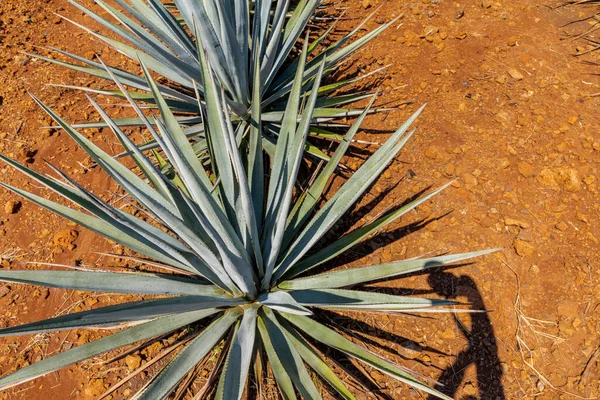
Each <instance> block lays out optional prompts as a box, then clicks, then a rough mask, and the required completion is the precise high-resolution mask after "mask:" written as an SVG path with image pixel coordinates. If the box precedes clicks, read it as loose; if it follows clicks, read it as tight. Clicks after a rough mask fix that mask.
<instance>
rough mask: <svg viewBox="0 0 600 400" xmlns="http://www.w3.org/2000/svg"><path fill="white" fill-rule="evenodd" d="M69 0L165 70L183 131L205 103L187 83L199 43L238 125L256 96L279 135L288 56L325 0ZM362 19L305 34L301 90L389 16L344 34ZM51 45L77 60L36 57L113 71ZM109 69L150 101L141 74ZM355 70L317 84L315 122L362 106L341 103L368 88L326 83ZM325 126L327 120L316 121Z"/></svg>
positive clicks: (289, 77)
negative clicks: (336, 32)
mask: <svg viewBox="0 0 600 400" xmlns="http://www.w3.org/2000/svg"><path fill="white" fill-rule="evenodd" d="M69 1H70V3H71V4H73V5H74V6H75V7H77V8H78V9H79V10H81V11H82V12H83V13H85V14H86V15H88V16H89V17H90V18H91V19H93V20H95V21H96V22H98V23H99V24H100V25H102V26H103V27H104V28H105V29H108V30H110V31H111V32H112V33H114V34H116V35H117V36H118V37H119V38H120V40H115V39H113V38H111V37H108V36H105V35H102V34H100V33H97V32H94V31H92V30H91V29H90V28H87V27H85V26H83V25H81V24H77V23H75V22H73V21H71V22H73V23H74V24H76V25H77V26H79V27H80V28H82V29H83V30H85V31H87V32H88V33H90V34H91V35H93V36H94V37H96V38H98V39H100V40H101V41H103V42H105V43H106V44H108V45H109V46H110V47H112V48H114V49H116V50H117V51H118V52H120V53H122V54H124V55H126V56H127V57H130V58H132V59H133V60H135V61H137V60H138V59H140V60H141V61H142V62H143V63H144V64H145V66H146V67H147V68H148V69H149V70H151V71H154V72H156V73H158V74H160V75H162V76H163V77H165V78H167V80H168V81H169V82H170V83H169V84H166V85H157V88H158V90H159V91H160V92H161V94H162V95H163V97H164V98H165V101H166V102H167V104H168V105H169V106H170V107H171V109H172V110H173V112H175V113H180V114H181V115H179V116H178V117H177V120H178V122H179V123H180V124H182V125H183V126H185V127H186V134H187V135H188V136H193V137H204V129H203V127H202V120H201V118H199V117H200V110H199V108H198V101H199V100H200V101H201V102H204V100H205V93H204V92H205V88H204V87H203V86H202V85H201V84H199V85H198V87H197V88H195V87H194V82H195V81H198V76H199V74H200V72H201V69H202V66H201V61H200V57H201V56H200V54H199V53H198V52H197V51H196V49H197V44H198V43H201V44H202V46H201V47H203V48H204V50H205V51H206V53H207V57H208V60H209V61H210V62H211V65H212V66H213V70H214V73H215V77H216V80H217V85H218V86H219V87H222V88H223V90H224V93H225V95H224V101H226V102H227V103H228V106H229V108H230V109H231V111H232V116H231V118H232V123H233V124H234V125H238V124H239V125H241V126H242V128H240V129H246V128H247V127H248V125H249V124H250V122H251V120H252V110H253V108H255V107H256V106H255V103H258V105H259V109H260V110H261V111H262V115H261V123H262V124H265V125H268V129H263V132H262V133H263V134H264V135H265V136H267V137H268V138H269V139H270V140H271V141H273V142H274V141H276V140H277V137H278V135H279V133H280V129H281V126H282V119H283V115H284V112H285V108H286V105H287V102H288V98H289V94H290V91H291V89H292V84H293V81H294V76H295V72H294V71H295V70H296V69H297V67H298V64H299V62H300V58H299V57H296V58H295V59H294V57H293V54H292V53H293V52H292V50H293V49H294V47H295V46H297V43H298V41H299V40H298V39H299V38H300V35H302V34H303V32H304V31H305V28H306V26H307V24H308V23H309V22H310V21H311V19H312V18H313V17H314V14H315V10H316V9H317V8H318V7H319V5H320V4H321V3H322V0H302V1H299V2H292V1H290V0H281V1H276V2H273V1H271V0H257V1H250V0H235V1H233V0H232V1H227V2H220V1H212V0H211V1H204V0H176V1H175V6H176V7H175V13H173V12H172V11H171V10H169V9H167V8H166V7H165V6H164V5H163V4H162V3H161V2H160V1H159V0H114V2H115V3H116V4H117V5H118V6H119V8H117V7H114V6H113V5H112V4H111V2H107V1H105V0H95V2H96V3H97V4H98V5H99V6H100V7H102V8H103V9H104V10H105V11H106V12H107V13H108V15H110V17H108V18H106V17H103V16H100V15H99V14H97V13H95V12H93V11H91V10H89V9H87V8H85V7H84V6H83V5H81V4H79V3H78V2H77V0H69ZM176 16H179V18H177V17H176ZM369 18H370V17H369ZM369 18H367V19H366V20H365V21H364V22H362V23H361V24H359V25H358V26H357V27H356V28H355V29H354V30H352V32H350V33H348V34H347V35H345V36H343V37H342V38H341V39H339V40H337V41H336V42H335V43H332V44H330V45H328V46H321V45H322V44H323V42H324V39H325V38H326V37H327V36H328V34H329V33H330V32H331V29H332V28H333V26H332V27H330V28H329V29H328V30H327V31H326V32H324V33H323V34H322V35H320V36H318V37H317V38H316V39H315V40H314V41H312V42H311V43H310V46H309V48H308V50H309V53H310V56H311V59H310V61H309V62H306V60H304V61H303V63H305V64H306V65H305V66H303V68H304V71H305V72H304V74H303V76H302V89H301V93H302V96H303V98H307V97H308V96H309V95H310V91H311V88H312V82H313V80H314V79H315V76H316V74H317V72H318V68H319V64H320V63H321V61H324V63H325V64H324V72H323V76H327V75H328V74H330V73H332V72H333V71H335V70H336V68H337V66H338V65H339V64H340V62H341V61H342V60H344V59H346V58H347V57H348V56H349V55H350V54H352V53H353V52H354V51H356V50H357V49H359V48H360V47H362V46H364V45H365V44H366V43H368V42H369V41H370V40H371V39H373V38H374V37H376V36H377V35H378V34H380V33H381V32H383V30H385V29H386V28H387V27H388V26H390V25H391V24H392V23H393V22H394V21H395V19H394V20H393V21H391V22H389V23H387V24H384V25H382V26H380V27H378V28H377V29H375V30H373V31H372V32H370V33H368V34H366V35H365V36H363V37H361V38H358V39H356V40H355V41H353V42H352V43H349V42H350V39H352V38H353V37H354V36H356V34H357V33H358V32H359V30H360V29H361V28H362V27H363V26H364V24H365V23H366V21H367V20H368V19H369ZM306 40H308V37H307V39H306ZM197 42H198V43H197ZM51 50H54V51H56V52H58V53H59V54H61V55H63V56H67V57H69V58H71V59H73V60H74V61H75V62H76V63H69V62H63V61H59V60H56V59H52V58H47V57H43V56H39V55H37V56H36V57H38V58H41V59H44V60H46V61H49V62H53V63H56V64H59V65H63V66H66V67H68V68H71V69H74V70H77V71H82V72H85V73H87V74H90V75H93V76H96V77H100V78H105V79H109V80H112V76H111V73H109V71H107V70H106V69H105V67H104V66H103V65H102V63H100V62H97V61H94V60H89V59H86V58H84V57H80V56H77V55H75V54H70V53H67V52H65V51H62V50H58V49H51ZM81 64H83V65H81ZM110 72H112V74H114V75H115V76H117V77H118V78H119V79H120V80H121V82H122V83H123V84H124V85H126V86H129V87H130V88H131V89H135V91H130V92H129V93H128V95H129V96H131V97H132V98H134V99H135V100H137V101H139V102H142V103H145V104H148V105H151V106H153V107H156V102H155V96H154V95H153V94H152V93H151V92H152V90H151V88H150V87H149V85H148V84H147V81H146V80H145V79H144V77H143V76H139V75H137V74H135V73H132V72H129V71H124V70H120V69H117V68H113V67H111V68H110ZM256 75H260V78H261V79H260V82H261V85H260V87H255V85H254V84H253V81H254V76H256ZM367 75H368V74H367ZM357 79H360V77H358V78H353V79H349V80H346V81H343V82H337V83H335V84H334V85H330V86H327V87H320V88H319V92H318V94H317V100H316V103H315V104H316V105H315V107H314V109H313V113H312V117H311V120H310V124H311V125H312V126H313V128H316V127H317V126H319V125H320V124H323V123H325V122H327V121H331V120H332V119H335V118H340V117H347V116H355V115H357V114H359V113H360V112H361V111H360V110H356V109H350V108H344V107H343V106H344V105H345V104H348V103H350V102H354V101H357V100H360V99H363V98H365V97H366V96H369V95H368V94H365V93H351V94H345V95H339V96H332V95H331V92H332V91H333V90H335V89H339V88H340V87H343V86H345V85H347V84H350V83H352V82H355V81H356V80H357ZM69 87H72V86H69ZM78 89H81V90H84V91H86V92H88V93H96V94H104V95H108V96H116V97H121V98H123V97H125V95H126V94H127V93H126V91H127V90H128V89H125V88H124V87H119V89H118V90H97V89H93V88H85V87H79V88H78ZM196 97H198V98H196ZM115 122H116V123H117V124H118V125H120V126H125V125H144V121H142V120H141V119H140V118H125V119H119V120H115ZM102 126H106V122H105V121H98V122H93V123H84V124H78V125H74V127H76V128H86V127H87V128H90V127H102ZM323 128H326V126H322V129H323ZM322 129H321V130H322ZM315 132H317V131H316V129H311V130H310V131H309V133H310V134H311V135H314V136H318V137H321V138H326V139H329V140H332V139H333V140H336V141H339V140H341V139H342V137H341V136H339V135H337V134H334V133H331V132H327V131H326V132H325V133H326V135H318V134H316V133H315ZM199 143H201V144H202V145H199V146H197V149H196V152H197V153H204V152H205V150H206V147H205V141H199ZM147 146H157V144H156V142H153V143H151V144H148V145H147ZM267 149H269V148H267ZM305 151H306V152H307V153H309V154H312V155H313V156H314V157H317V158H321V159H327V156H326V155H325V153H324V152H323V151H322V150H321V149H320V148H319V147H317V146H315V145H308V144H307V146H305Z"/></svg>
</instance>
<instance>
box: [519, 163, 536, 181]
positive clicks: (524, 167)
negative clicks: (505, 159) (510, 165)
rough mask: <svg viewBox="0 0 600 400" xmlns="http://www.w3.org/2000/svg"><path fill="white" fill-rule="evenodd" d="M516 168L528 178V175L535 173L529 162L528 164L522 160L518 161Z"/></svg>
mask: <svg viewBox="0 0 600 400" xmlns="http://www.w3.org/2000/svg"><path fill="white" fill-rule="evenodd" d="M517 169H518V170H519V173H520V174H521V175H523V176H524V177H525V178H529V177H532V176H533V175H535V170H534V169H533V167H532V166H531V164H529V163H528V162H526V161H522V162H520V163H518V164H517Z"/></svg>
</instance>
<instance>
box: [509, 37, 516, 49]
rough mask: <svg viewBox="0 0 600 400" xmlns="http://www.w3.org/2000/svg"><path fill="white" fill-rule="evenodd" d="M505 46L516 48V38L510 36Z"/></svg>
mask: <svg viewBox="0 0 600 400" xmlns="http://www.w3.org/2000/svg"><path fill="white" fill-rule="evenodd" d="M506 44H507V45H509V46H510V47H513V46H516V44H517V37H516V36H511V37H510V38H508V41H507V42H506Z"/></svg>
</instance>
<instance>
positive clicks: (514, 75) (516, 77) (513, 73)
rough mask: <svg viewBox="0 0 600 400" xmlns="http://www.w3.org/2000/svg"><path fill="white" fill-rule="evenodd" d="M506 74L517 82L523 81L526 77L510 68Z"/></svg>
mask: <svg viewBox="0 0 600 400" xmlns="http://www.w3.org/2000/svg"><path fill="white" fill-rule="evenodd" d="M506 72H508V74H509V75H510V76H511V78H513V79H514V80H516V81H520V80H523V78H524V76H523V74H522V73H520V72H519V71H518V70H517V69H516V68H512V67H511V68H509V69H508V70H507V71H506Z"/></svg>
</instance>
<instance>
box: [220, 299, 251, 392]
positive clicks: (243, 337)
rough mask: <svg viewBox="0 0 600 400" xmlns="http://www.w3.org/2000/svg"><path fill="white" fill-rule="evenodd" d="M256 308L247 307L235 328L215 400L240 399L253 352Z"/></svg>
mask: <svg viewBox="0 0 600 400" xmlns="http://www.w3.org/2000/svg"><path fill="white" fill-rule="evenodd" d="M257 311H258V306H256V305H249V306H247V307H246V308H245V309H244V316H243V317H242V321H241V322H240V324H239V326H238V327H237V329H236V331H235V333H234V336H233V340H232V341H231V346H230V349H229V353H228V354H227V359H226V360H225V364H224V365H223V372H222V373H221V379H220V380H219V386H218V388H217V395H216V398H217V399H227V400H229V399H232V400H233V399H241V398H242V394H243V391H244V387H245V386H246V380H247V379H248V371H249V369H250V361H251V360H252V354H253V351H254V344H255V343H254V338H255V335H256V316H257Z"/></svg>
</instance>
